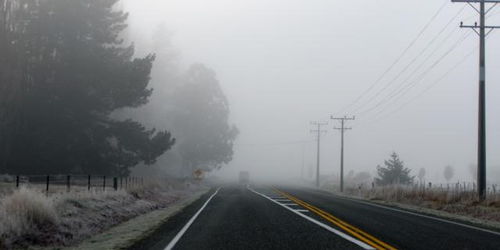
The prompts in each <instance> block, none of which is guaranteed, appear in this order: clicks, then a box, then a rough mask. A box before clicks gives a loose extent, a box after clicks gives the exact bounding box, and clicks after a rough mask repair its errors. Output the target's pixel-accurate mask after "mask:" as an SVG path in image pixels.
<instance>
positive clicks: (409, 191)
mask: <svg viewBox="0 0 500 250" xmlns="http://www.w3.org/2000/svg"><path fill="white" fill-rule="evenodd" d="M344 195H347V196H349V197H352V198H358V199H362V200H366V201H370V202H374V203H378V204H381V205H388V206H392V207H398V208H401V209H404V210H410V211H414V212H418V213H423V214H428V215H434V216H439V217H443V218H448V219H452V220H459V221H463V222H467V223H471V224H475V225H480V226H484V227H488V228H492V229H497V230H500V194H498V193H496V194H494V193H490V194H488V196H487V197H486V199H485V200H483V201H479V200H478V198H477V194H476V192H474V191H473V190H460V189H447V188H422V187H414V186H381V187H375V188H372V189H356V188H347V189H346V192H345V194H344Z"/></svg>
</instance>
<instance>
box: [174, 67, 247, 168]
mask: <svg viewBox="0 0 500 250" xmlns="http://www.w3.org/2000/svg"><path fill="white" fill-rule="evenodd" d="M172 105H173V112H172V116H171V117H172V120H173V124H174V125H173V128H174V132H175V135H176V136H177V137H179V143H178V145H177V147H176V149H177V150H178V153H179V154H180V156H181V158H182V165H183V169H184V170H183V171H184V173H185V174H190V173H191V172H192V171H194V170H195V169H203V170H211V169H214V168H219V167H220V166H221V165H222V164H224V163H228V162H229V161H231V159H232V155H233V141H234V140H235V138H236V136H237V134H238V129H237V128H236V127H235V126H234V125H230V124H229V122H228V119H229V104H228V101H227V99H226V97H225V95H224V93H223V91H222V89H221V88H220V85H219V82H218V80H217V78H216V76H215V73H214V72H213V71H212V70H211V69H209V68H207V67H206V66H204V65H202V64H195V65H193V66H191V67H190V68H189V70H188V71H187V72H186V73H185V74H184V76H183V80H182V84H180V86H179V87H178V88H177V89H176V91H175V92H174V95H173V100H172Z"/></svg>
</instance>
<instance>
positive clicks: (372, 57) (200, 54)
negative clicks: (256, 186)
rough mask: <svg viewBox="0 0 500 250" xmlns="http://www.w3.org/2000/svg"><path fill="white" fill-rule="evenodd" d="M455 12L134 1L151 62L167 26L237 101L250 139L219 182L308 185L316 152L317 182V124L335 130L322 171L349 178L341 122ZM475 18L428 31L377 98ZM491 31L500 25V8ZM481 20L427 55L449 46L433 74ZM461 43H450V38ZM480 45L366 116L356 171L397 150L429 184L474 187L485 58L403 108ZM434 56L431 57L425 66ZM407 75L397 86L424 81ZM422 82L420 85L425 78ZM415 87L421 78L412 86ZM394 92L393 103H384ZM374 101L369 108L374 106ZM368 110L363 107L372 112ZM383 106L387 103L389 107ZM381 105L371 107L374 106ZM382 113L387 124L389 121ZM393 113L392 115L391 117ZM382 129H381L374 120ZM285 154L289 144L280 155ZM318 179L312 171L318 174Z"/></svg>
mask: <svg viewBox="0 0 500 250" xmlns="http://www.w3.org/2000/svg"><path fill="white" fill-rule="evenodd" d="M443 3H445V1H441V0H439V1H436V0H421V1H408V0H404V1H401V0H379V1H363V0H362V1H347V2H346V1H327V0H308V1H305V0H271V1H270V0H251V1H249V0H246V1H244V0H211V1H204V0H162V1H160V0H141V1H137V0H127V1H125V8H126V10H127V11H129V12H130V15H131V16H130V21H131V26H130V32H131V34H132V36H133V37H136V39H134V40H135V41H136V46H137V48H138V52H139V53H147V52H151V49H150V46H151V45H150V44H149V43H148V42H149V41H150V38H151V36H152V32H153V31H154V30H155V29H156V28H157V26H158V25H159V24H161V23H164V24H165V25H166V27H168V29H169V30H171V31H172V34H173V44H174V45H175V46H176V47H177V49H178V50H179V52H180V56H179V59H180V60H181V64H183V65H188V64H190V63H194V62H202V63H205V64H207V65H209V66H210V67H212V68H213V69H214V70H215V71H216V72H217V76H218V78H219V80H220V81H221V85H222V87H223V89H224V91H225V93H226V95H227V97H228V99H229V102H230V107H231V121H232V122H234V123H235V124H236V125H237V126H238V127H239V129H240V131H241V133H240V136H239V138H238V139H237V141H236V145H235V148H234V150H235V155H234V160H233V161H232V162H231V163H230V164H229V165H228V166H225V167H224V169H223V170H222V171H220V172H219V173H217V174H219V175H221V176H236V175H237V173H238V171H240V170H249V171H250V172H251V175H252V176H266V177H269V178H271V177H273V178H274V177H286V178H289V177H293V178H294V177H298V176H300V174H301V167H302V145H301V144H297V143H294V144H287V143H289V142H296V141H307V143H306V144H305V154H304V163H305V166H306V170H305V173H306V175H307V174H308V173H309V168H310V167H312V166H315V164H316V163H315V159H316V158H315V150H316V144H315V142H314V140H315V136H314V134H311V133H310V129H313V127H312V126H311V125H310V123H309V122H310V121H328V122H329V125H328V126H326V127H325V129H326V130H328V132H327V133H326V134H325V135H324V136H323V137H322V148H321V153H322V156H321V165H322V166H321V171H322V173H325V174H332V173H338V172H339V158H340V156H339V151H340V134H339V131H337V130H333V129H332V128H333V127H334V126H339V124H338V122H336V121H332V120H330V119H329V117H330V115H335V116H343V115H344V113H338V112H339V111H340V110H341V109H342V107H344V106H346V105H348V104H349V103H351V102H352V101H354V100H355V99H356V98H357V97H358V96H359V95H360V94H361V93H362V92H363V91H364V90H366V89H367V88H368V87H369V86H371V85H372V84H373V83H374V81H375V80H376V79H377V78H378V77H379V76H380V75H381V74H382V73H383V72H384V71H385V70H386V69H387V68H388V67H389V66H390V65H391V64H392V63H393V62H394V61H395V60H396V58H398V56H399V55H400V54H401V53H402V51H403V50H404V49H405V48H406V47H407V46H408V45H409V44H410V42H411V41H412V40H413V39H414V38H415V37H416V36H417V34H418V33H419V31H420V30H421V29H422V28H423V27H424V25H426V24H427V22H428V21H429V20H430V19H431V17H432V16H433V15H434V14H435V13H436V12H437V10H438V9H439V8H440V7H441V6H442V5H443ZM462 7H463V4H459V3H456V4H452V3H451V2H450V3H448V4H447V5H446V6H445V8H444V9H443V11H442V12H441V13H440V14H439V15H438V16H437V18H436V19H435V20H434V21H433V22H432V23H431V24H430V26H429V28H428V30H426V32H425V33H423V35H422V37H421V38H420V39H419V40H418V41H417V42H416V43H415V44H414V46H413V47H412V48H411V49H410V50H409V51H408V53H407V54H406V56H405V57H403V58H402V59H401V61H400V62H399V63H398V64H397V65H396V66H395V67H394V68H393V70H392V71H390V73H389V74H387V75H386V77H385V78H384V79H383V80H382V81H381V82H380V83H379V84H378V85H376V87H374V89H373V91H371V92H369V93H368V94H367V96H366V97H371V96H373V95H375V94H376V93H377V92H378V91H379V90H380V89H381V88H382V87H383V86H384V85H385V84H386V83H387V82H389V81H390V80H391V79H393V78H394V77H395V76H396V75H397V74H398V73H399V72H400V71H401V70H402V69H403V68H404V67H405V66H406V65H407V64H408V63H409V62H410V61H411V60H412V59H413V58H415V57H416V56H417V55H418V54H419V53H420V51H422V50H423V49H424V48H425V46H426V45H427V44H428V43H429V41H431V40H432V39H433V38H434V37H435V36H436V35H437V34H438V32H439V31H440V30H441V29H442V28H443V27H444V26H445V25H446V24H447V23H448V22H449V21H450V20H451V18H452V17H453V16H455V15H456V14H457V12H458V11H459V10H460V9H461V8H462ZM497 8H498V9H497V10H493V11H492V13H493V15H492V17H491V18H489V19H488V20H487V21H488V23H489V24H492V25H494V24H497V25H498V24H500V7H497ZM462 20H463V21H464V23H473V22H474V21H475V20H477V18H476V14H475V12H474V11H473V10H472V8H470V7H466V8H465V9H464V11H463V12H462V13H461V14H460V15H459V17H458V18H457V19H455V20H453V22H452V23H451V25H450V26H449V27H448V28H447V29H446V30H445V31H444V32H443V34H441V35H440V36H439V39H438V40H437V41H436V43H434V44H433V46H432V47H430V48H429V50H428V51H427V53H429V52H430V51H432V50H433V49H434V48H436V47H437V46H438V45H439V44H441V43H443V44H442V45H441V47H440V49H439V50H437V53H436V54H435V55H434V56H433V57H432V58H430V60H429V63H427V64H426V65H425V66H424V69H425V68H426V67H428V66H429V65H430V64H432V63H433V62H434V61H436V60H437V59H438V58H439V57H440V56H441V55H442V54H443V53H445V52H446V51H447V50H448V49H449V48H451V47H452V45H453V44H454V43H455V42H456V41H457V40H458V39H459V38H460V37H462V36H464V35H466V34H467V33H468V32H472V31H471V30H466V29H460V28H459V27H458V25H459V22H460V21H462ZM498 33H500V31H499V30H497V31H494V32H493V33H491V35H490V36H489V37H488V40H487V44H488V45H487V82H486V84H487V115H488V117H487V119H488V120H487V122H488V123H487V129H488V132H487V133H488V134H487V135H488V144H487V148H488V170H487V171H488V174H490V173H495V172H496V177H495V178H494V179H492V177H491V176H490V179H492V181H494V182H497V183H498V182H500V180H499V178H500V169H499V168H500V154H498V153H496V152H499V151H500V140H499V139H500V131H499V129H497V128H499V127H500V100H499V99H500V98H498V97H499V95H500V72H498V71H497V70H495V69H497V68H499V67H500V34H498ZM448 34H450V36H449V37H448V38H447V39H445V38H446V36H447V35H448ZM477 44H478V37H477V35H475V34H471V35H470V36H469V37H468V38H467V39H466V40H465V41H464V42H463V43H462V44H460V45H459V46H458V47H457V48H456V49H454V50H453V51H452V52H451V53H450V54H449V56H447V57H446V58H445V59H444V60H443V61H442V62H441V63H440V64H438V65H437V66H436V67H435V68H434V69H433V70H432V71H430V73H429V74H427V75H426V77H425V78H424V79H423V81H421V82H420V83H419V84H418V85H416V86H415V87H414V88H413V89H411V91H409V92H408V93H407V94H406V95H405V96H403V97H402V98H400V99H399V100H398V101H397V102H394V103H392V104H391V105H389V106H381V107H379V108H377V109H376V110H374V111H372V112H368V113H367V114H365V115H359V114H357V113H347V115H356V118H357V120H356V121H355V122H349V123H348V125H349V126H352V127H353V130H351V131H348V132H346V141H345V147H346V149H345V150H346V151H345V161H346V163H345V167H346V172H348V171H349V170H355V171H369V172H370V173H371V174H372V175H375V172H374V171H375V167H376V165H377V164H382V163H383V160H384V159H386V158H388V156H389V154H390V153H391V152H392V151H396V152H397V153H399V154H400V157H401V158H402V160H404V161H405V163H406V166H407V167H410V168H412V169H413V174H415V175H416V174H417V172H418V169H419V168H421V167H424V168H426V170H427V176H426V177H427V179H428V180H432V181H443V177H442V172H443V168H444V166H446V165H448V164H449V165H452V166H453V167H454V168H455V172H456V175H455V177H454V179H453V181H457V180H461V181H464V180H465V181H470V180H471V174H470V171H469V170H468V166H469V165H470V164H475V162H476V136H477V135H476V134H477V129H476V128H477V125H476V124H477V118H476V117H477V78H478V69H477V68H478V67H477V66H478V59H477V57H478V54H477V49H476V50H475V52H474V54H473V55H472V56H471V57H469V58H467V59H466V60H465V61H464V63H463V64H461V65H460V66H459V67H457V68H456V69H454V70H453V71H452V72H451V73H450V74H449V75H448V76H447V77H445V78H443V80H442V81H441V82H440V83H439V84H437V85H435V87H433V88H432V89H430V90H429V91H428V92H426V93H425V94H424V95H422V96H421V97H419V98H417V99H415V101H413V102H412V103H409V104H408V105H406V106H404V107H402V108H401V109H400V110H399V111H398V112H396V113H391V112H392V111H393V110H396V109H399V108H400V106H401V105H404V104H405V103H406V102H407V101H409V100H411V99H412V98H413V97H415V96H417V95H419V94H420V93H421V92H422V91H423V90H424V89H426V88H427V87H428V86H429V85H431V84H433V83H434V82H435V81H436V79H438V78H440V77H441V76H442V75H443V74H445V73H446V72H447V71H448V70H449V69H450V68H451V67H452V66H453V65H455V64H456V63H457V62H460V61H461V60H463V58H464V56H465V55H466V54H468V53H469V52H471V51H472V50H473V49H475V48H477ZM424 58H425V56H424V57H419V59H418V61H417V62H416V64H414V65H413V67H416V65H418V64H419V62H420V61H422V60H423V59H424ZM413 67H412V68H410V69H409V70H408V71H406V73H405V74H403V75H402V77H401V78H399V79H398V80H397V81H395V82H394V85H393V87H394V86H397V85H398V84H402V83H403V79H405V78H406V76H408V75H409V73H411V72H412V69H413ZM417 75H418V74H417ZM412 79H413V78H412ZM391 90H392V88H388V89H387V90H386V91H384V92H382V94H381V95H380V97H384V96H385V95H386V94H387V93H389V92H390V91H391ZM367 99H368V98H367ZM367 99H362V101H361V103H363V101H365V100H367ZM378 100H380V99H378ZM376 103H377V101H374V102H371V103H370V104H369V105H367V106H366V108H369V107H370V106H373V105H375V104H376ZM381 110H382V113H381V114H382V116H380V117H379V119H377V117H378V116H376V115H375V114H377V113H378V112H379V111H381ZM387 114H390V115H387ZM373 120H375V121H373ZM270 144H281V145H270ZM311 173H312V172H311Z"/></svg>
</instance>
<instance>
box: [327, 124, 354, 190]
mask: <svg viewBox="0 0 500 250" xmlns="http://www.w3.org/2000/svg"><path fill="white" fill-rule="evenodd" d="M331 119H332V120H339V121H340V128H336V127H334V129H338V130H340V192H344V131H346V130H351V129H352V128H346V127H345V126H344V125H345V121H353V120H354V119H355V117H354V116H353V117H347V116H344V117H333V116H331Z"/></svg>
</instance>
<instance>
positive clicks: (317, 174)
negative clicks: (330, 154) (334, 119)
mask: <svg viewBox="0 0 500 250" xmlns="http://www.w3.org/2000/svg"><path fill="white" fill-rule="evenodd" d="M327 124H328V123H327V122H311V125H315V126H318V128H317V129H312V130H311V133H317V137H316V143H317V149H316V187H319V162H320V159H319V152H320V141H321V133H326V130H321V126H325V125H327Z"/></svg>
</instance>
